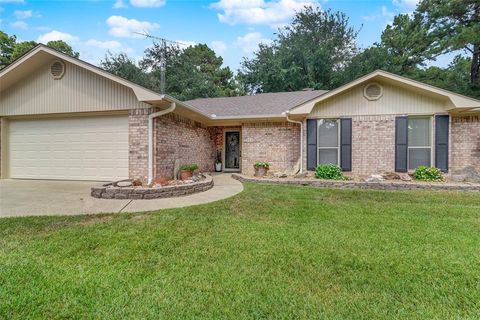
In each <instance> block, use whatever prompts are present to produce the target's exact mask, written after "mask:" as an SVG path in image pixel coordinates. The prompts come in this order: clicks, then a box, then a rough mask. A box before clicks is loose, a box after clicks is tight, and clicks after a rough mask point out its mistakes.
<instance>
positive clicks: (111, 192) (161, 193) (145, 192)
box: [90, 175, 213, 200]
mask: <svg viewBox="0 0 480 320" xmlns="http://www.w3.org/2000/svg"><path fill="white" fill-rule="evenodd" d="M212 187H213V178H212V176H210V175H207V176H206V178H205V180H203V181H199V182H193V183H191V184H184V185H178V186H165V187H161V188H144V187H140V188H134V187H127V188H121V187H92V188H91V194H90V195H91V196H92V197H94V198H101V199H133V200H139V199H143V200H148V199H159V198H174V197H182V196H186V195H189V194H193V193H198V192H203V191H207V190H208V189H211V188H212Z"/></svg>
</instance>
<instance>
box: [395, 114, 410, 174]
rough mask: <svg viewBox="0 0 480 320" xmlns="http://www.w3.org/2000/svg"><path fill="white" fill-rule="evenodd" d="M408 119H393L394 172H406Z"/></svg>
mask: <svg viewBox="0 0 480 320" xmlns="http://www.w3.org/2000/svg"><path fill="white" fill-rule="evenodd" d="M407 163H408V117H406V116H402V117H396V118H395V171H397V172H407V171H408V166H407Z"/></svg>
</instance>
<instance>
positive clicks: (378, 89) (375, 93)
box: [363, 83, 383, 100]
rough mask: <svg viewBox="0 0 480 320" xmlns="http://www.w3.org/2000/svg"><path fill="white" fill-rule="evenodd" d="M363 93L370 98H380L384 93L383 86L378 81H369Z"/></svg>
mask: <svg viewBox="0 0 480 320" xmlns="http://www.w3.org/2000/svg"><path fill="white" fill-rule="evenodd" d="M363 95H364V96H365V98H367V99H368V100H378V99H380V97H381V96H382V95H383V87H382V86H381V85H379V84H378V83H369V84H367V85H366V86H365V88H364V89H363Z"/></svg>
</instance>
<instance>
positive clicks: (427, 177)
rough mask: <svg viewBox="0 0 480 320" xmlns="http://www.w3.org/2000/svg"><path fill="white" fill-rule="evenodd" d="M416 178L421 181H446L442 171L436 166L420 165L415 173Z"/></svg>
mask: <svg viewBox="0 0 480 320" xmlns="http://www.w3.org/2000/svg"><path fill="white" fill-rule="evenodd" d="M413 177H414V178H415V180H419V181H444V180H445V178H444V177H443V174H442V171H441V170H440V169H438V168H435V167H427V166H420V167H418V168H416V169H415V172H414V174H413Z"/></svg>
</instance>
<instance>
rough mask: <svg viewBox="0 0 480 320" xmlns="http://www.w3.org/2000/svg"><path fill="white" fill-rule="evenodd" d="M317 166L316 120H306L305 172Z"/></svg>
mask: <svg viewBox="0 0 480 320" xmlns="http://www.w3.org/2000/svg"><path fill="white" fill-rule="evenodd" d="M316 166H317V120H316V119H307V170H315V167H316Z"/></svg>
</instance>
